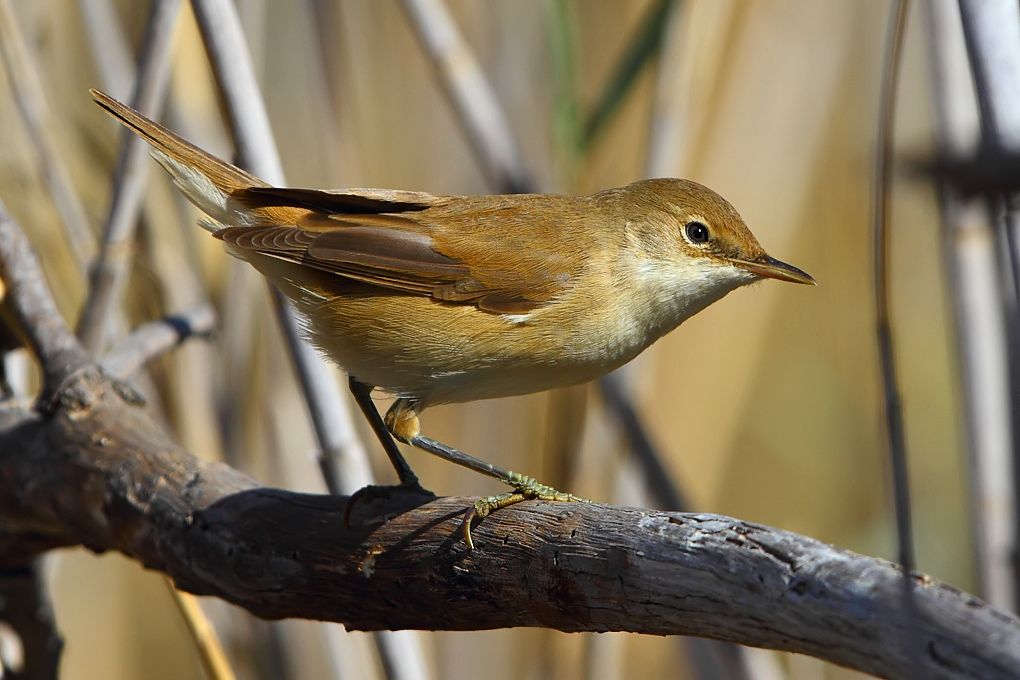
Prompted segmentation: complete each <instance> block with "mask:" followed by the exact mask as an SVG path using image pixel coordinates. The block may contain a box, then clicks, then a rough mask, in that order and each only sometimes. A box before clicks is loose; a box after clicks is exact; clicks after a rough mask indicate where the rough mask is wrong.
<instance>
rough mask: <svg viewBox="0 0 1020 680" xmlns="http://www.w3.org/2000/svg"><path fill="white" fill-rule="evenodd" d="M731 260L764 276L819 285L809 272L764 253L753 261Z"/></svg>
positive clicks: (753, 272)
mask: <svg viewBox="0 0 1020 680" xmlns="http://www.w3.org/2000/svg"><path fill="white" fill-rule="evenodd" d="M730 262H732V263H733V264H735V265H737V266H738V267H743V268H744V269H746V270H747V271H749V272H751V273H752V274H756V275H758V276H761V277H763V278H767V279H779V280H780V281H790V282H791V283H807V284H811V285H812V286H817V285H818V284H817V283H816V282H815V280H814V279H813V278H811V276H810V275H809V274H808V273H807V272H805V271H801V270H800V269H797V268H796V267H794V266H793V265H792V264H786V263H785V262H780V261H779V260H777V259H775V258H774V257H769V256H768V255H762V256H761V257H759V258H758V259H756V260H753V261H752V260H736V259H733V260H730Z"/></svg>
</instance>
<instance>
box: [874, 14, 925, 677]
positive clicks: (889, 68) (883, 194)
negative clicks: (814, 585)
mask: <svg viewBox="0 0 1020 680" xmlns="http://www.w3.org/2000/svg"><path fill="white" fill-rule="evenodd" d="M907 7H908V3H907V0H897V1H896V2H894V3H893V5H892V8H891V14H890V18H889V33H888V42H887V45H886V50H887V52H886V55H885V65H884V67H883V72H882V91H881V96H880V104H879V121H878V135H877V142H876V149H877V150H876V153H875V174H874V182H875V185H874V193H873V198H872V201H873V206H872V208H873V210H874V213H873V215H872V228H873V230H874V243H875V245H874V248H875V316H876V327H877V332H878V354H879V361H880V363H881V369H882V389H883V391H884V394H885V418H886V432H887V436H888V438H889V461H890V467H891V472H892V487H893V503H894V506H895V511H896V535H897V538H898V543H899V550H898V554H899V561H900V566H901V569H902V570H903V578H902V580H901V583H902V588H901V597H900V598H898V599H899V601H900V602H901V603H902V606H903V610H904V612H905V613H906V617H905V618H906V621H907V623H908V625H907V626H906V628H905V630H904V632H903V639H902V640H901V641H900V643H901V644H902V645H903V647H904V657H905V661H906V663H907V664H908V665H907V666H906V667H905V668H904V671H903V673H904V675H905V676H906V677H919V678H920V677H924V671H923V656H924V650H923V647H922V645H923V640H922V636H921V630H920V619H919V616H920V615H919V613H918V610H917V602H916V599H915V595H914V581H913V579H912V578H910V574H911V573H912V572H913V571H914V565H915V559H914V532H913V526H912V523H911V520H910V482H909V477H908V474H907V444H906V440H905V437H904V433H903V408H902V406H901V403H900V390H899V383H898V377H897V374H896V353H895V350H894V348H893V337H892V323H891V321H890V314H889V261H888V260H889V255H888V252H889V234H888V227H887V223H888V220H889V194H890V192H891V187H892V163H893V153H892V152H893V149H892V134H893V122H894V120H895V113H896V85H897V82H898V80H899V72H900V53H901V51H902V46H903V33H904V30H905V28H906V23H907ZM915 674H916V675H915Z"/></svg>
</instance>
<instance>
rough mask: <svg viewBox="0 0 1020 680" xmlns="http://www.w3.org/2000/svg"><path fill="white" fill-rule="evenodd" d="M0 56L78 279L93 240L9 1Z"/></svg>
mask: <svg viewBox="0 0 1020 680" xmlns="http://www.w3.org/2000/svg"><path fill="white" fill-rule="evenodd" d="M0 53H2V54H3V59H4V64H5V65H6V66H7V74H8V76H9V77H10V81H11V89H12V90H13V92H14V96H15V99H16V100H17V102H18V109H19V110H20V111H21V117H22V120H23V121H24V123H25V127H26V128H27V129H28V134H29V137H30V139H31V140H32V144H33V146H34V147H35V150H36V153H37V154H38V155H39V160H40V162H41V163H42V170H43V175H44V176H45V178H46V184H47V186H48V187H49V191H50V195H51V196H52V197H53V203H54V205H56V207H57V212H59V213H60V220H61V223H62V224H63V226H64V233H65V234H66V235H67V241H68V243H69V244H70V245H71V251H72V253H73V254H74V258H75V262H76V263H77V264H78V269H79V270H80V273H81V276H82V278H84V277H85V275H86V274H87V272H88V268H89V266H90V265H91V264H92V260H93V259H94V258H95V256H96V237H95V235H94V234H93V233H92V228H91V226H90V225H89V219H88V216H87V215H86V213H85V207H84V206H83V205H82V202H81V199H80V198H79V197H78V192H77V191H76V190H75V188H74V184H73V183H72V182H71V173H70V172H69V171H68V169H67V164H66V163H65V162H64V158H63V155H62V154H61V153H60V145H59V144H58V143H57V141H56V133H55V131H54V130H55V124H54V122H53V117H52V114H51V113H50V108H49V105H48V104H47V103H46V95H45V94H44V92H43V86H42V83H41V82H40V78H39V73H38V71H37V70H36V67H35V65H34V60H33V58H32V53H31V51H30V50H29V49H28V45H27V44H26V43H25V38H24V35H23V33H22V31H21V29H20V27H19V26H18V23H17V18H16V17H15V15H14V8H13V7H12V6H11V0H0Z"/></svg>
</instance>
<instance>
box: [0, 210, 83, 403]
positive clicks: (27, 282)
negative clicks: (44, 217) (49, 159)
mask: <svg viewBox="0 0 1020 680" xmlns="http://www.w3.org/2000/svg"><path fill="white" fill-rule="evenodd" d="M0 278H3V281H4V284H5V286H6V287H7V293H6V295H5V301H6V303H7V305H8V307H9V308H10V310H11V314H12V315H13V317H14V319H15V322H16V324H17V326H18V329H19V330H20V331H21V332H22V333H23V334H24V337H25V340H26V341H27V342H28V345H29V347H30V348H31V350H32V352H33V353H34V354H35V355H36V357H38V358H39V361H40V363H41V364H42V367H43V389H42V395H41V397H42V401H43V402H45V401H47V400H48V399H49V398H50V397H52V396H53V395H54V393H55V392H56V391H57V389H58V388H59V387H60V385H61V383H63V382H64V380H66V379H67V378H68V377H69V376H70V375H71V374H72V373H74V372H75V371H77V370H79V369H81V368H82V367H84V366H86V365H88V364H89V362H90V360H89V357H88V355H87V354H86V353H85V350H84V348H82V346H81V343H80V342H78V339H77V338H76V337H74V334H73V333H71V330H70V329H69V328H68V327H67V324H66V323H65V322H64V319H63V317H61V316H60V312H59V311H57V305H56V303H55V302H54V301H53V297H52V296H51V295H50V290H49V288H48V287H47V286H46V280H45V278H44V277H43V274H42V269H41V267H40V266H39V260H38V259H37V258H36V255H35V251H33V250H32V247H31V246H30V245H29V243H28V239H26V238H25V234H24V233H22V231H21V228H20V227H18V225H17V224H16V223H15V222H14V219H13V218H11V216H10V215H9V214H8V213H7V209H6V208H5V207H4V205H3V203H2V202H0Z"/></svg>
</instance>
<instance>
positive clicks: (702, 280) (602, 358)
mask: <svg viewBox="0 0 1020 680" xmlns="http://www.w3.org/2000/svg"><path fill="white" fill-rule="evenodd" d="M92 95H93V97H94V98H95V100H96V102H97V103H98V104H99V105H100V106H101V107H103V108H104V109H106V111H108V112H109V113H110V114H112V115H113V116H114V117H116V118H117V119H118V120H120V121H121V122H122V123H124V125H126V126H127V127H129V128H130V129H132V130H133V131H134V132H136V133H138V134H139V135H141V136H142V137H143V138H144V139H145V140H146V141H147V142H148V143H149V144H150V145H152V147H153V156H154V157H155V159H156V160H157V161H158V162H159V163H160V165H162V166H163V168H164V169H166V171H167V172H168V173H170V176H171V177H172V178H173V182H174V184H175V185H176V186H177V188H178V189H180V190H181V192H183V193H184V195H185V196H186V197H187V198H188V199H189V200H190V201H191V202H192V203H194V204H195V205H196V206H198V207H199V208H200V209H201V210H202V211H203V212H204V213H205V214H206V216H207V217H206V218H205V219H203V220H202V225H203V226H204V227H205V228H206V229H208V230H209V231H210V232H212V234H213V236H215V237H216V238H218V239H220V240H221V241H223V243H224V245H225V246H226V247H227V250H229V251H230V253H231V254H232V255H235V256H237V257H239V258H241V259H243V260H246V261H248V262H249V263H251V264H252V265H253V266H254V267H255V268H256V269H258V270H259V271H260V272H262V274H263V275H265V276H266V278H268V279H269V280H270V281H271V282H272V283H273V284H274V285H275V286H277V287H278V288H279V289H280V290H281V291H283V293H284V294H286V295H287V296H288V297H289V298H290V299H292V300H293V301H294V302H295V304H296V307H297V309H298V311H299V313H300V314H301V316H302V318H303V321H304V323H305V327H306V330H307V333H308V337H309V338H310V339H311V341H312V342H313V343H314V344H315V345H316V346H317V347H318V348H319V349H320V350H322V351H323V352H325V353H326V354H327V355H328V356H329V357H330V358H332V359H333V360H334V361H336V362H337V363H338V364H339V365H340V366H341V367H342V368H343V369H344V370H345V371H347V373H348V375H349V376H350V386H351V390H352V392H353V393H354V396H355V398H356V400H357V403H358V405H359V406H360V407H361V409H362V411H363V412H364V413H365V416H366V417H367V418H368V420H369V422H370V423H371V425H372V428H373V430H374V431H375V433H376V435H377V436H378V437H379V439H380V441H381V442H382V444H383V447H384V449H385V450H386V453H387V455H388V456H389V458H390V461H391V462H392V463H393V466H394V468H395V469H396V471H397V475H398V476H399V479H400V483H401V485H403V486H405V487H410V488H414V489H420V488H421V487H420V486H419V485H418V479H417V477H416V476H415V474H414V472H412V471H411V468H410V467H409V466H408V464H407V462H406V461H405V460H404V458H403V456H402V455H401V453H400V451H399V450H398V449H397V446H396V444H395V443H394V441H393V437H395V438H396V439H398V440H400V441H402V442H404V443H407V444H410V445H412V446H416V447H419V448H422V449H424V450H426V451H429V452H431V453H433V454H436V455H439V456H441V457H443V458H445V459H447V460H450V461H452V462H454V463H458V464H460V465H464V466H466V467H469V468H471V469H473V470H476V471H478V472H481V473H483V474H488V475H491V476H493V477H495V478H497V479H499V480H500V481H502V482H504V483H506V484H508V485H509V486H511V487H513V489H514V490H513V491H511V492H508V493H504V494H500V495H498V496H492V497H489V498H483V499H481V500H479V501H478V502H476V503H475V505H474V507H472V508H469V510H468V512H467V513H466V516H465V520H464V525H463V527H464V536H465V539H466V540H467V542H468V545H473V544H472V541H471V533H470V527H471V521H472V519H474V518H479V519H480V518H482V517H485V516H486V515H488V514H489V513H490V512H491V511H493V510H495V509H498V508H501V507H505V506H507V505H510V504H512V503H516V502H519V501H522V500H527V499H533V498H537V499H543V500H559V501H583V500H584V499H581V498H578V497H576V496H573V495H571V494H565V493H561V492H559V491H557V490H555V489H552V488H550V487H547V486H545V485H543V484H540V483H538V482H537V481H536V480H534V479H532V478H530V477H527V476H525V475H520V474H518V473H515V472H511V471H509V470H505V469H502V468H499V467H497V466H495V465H492V464H490V463H486V462H485V461H481V460H479V459H476V458H473V457H471V456H468V455H466V454H464V453H461V452H460V451H457V450H455V449H452V448H450V447H448V446H445V445H443V444H441V443H439V442H436V441H434V440H432V439H429V438H427V437H424V436H422V435H421V433H420V430H419V423H418V415H419V414H420V413H421V412H422V410H424V409H425V408H427V407H429V406H432V405H435V404H449V403H455V402H463V401H472V400H475V399H490V398H493V397H505V396H510V395H517V394H527V393H530V392H539V391H542V390H548V389H551V388H555V387H565V386H568V385H574V384H577V383H581V382H585V381H588V380H592V379H594V378H598V377H599V376H602V375H605V374H606V373H608V372H610V371H612V370H613V369H615V368H617V367H619V366H621V365H622V364H625V363H626V362H628V361H630V360H631V359H633V358H634V357H635V356H637V355H638V354H639V353H640V352H641V351H642V350H644V349H645V348H646V347H648V346H649V345H650V344H652V343H653V342H655V341H656V340H657V339H658V338H660V337H662V336H663V335H664V334H666V333H668V332H669V331H671V330H673V329H674V328H676V327H677V326H678V325H680V323H681V322H683V321H684V320H685V319H687V318H688V317H690V316H691V315H693V314H696V313H697V312H699V311H701V310H702V309H704V308H705V307H707V306H708V305H710V304H712V303H713V302H715V301H716V300H719V299H720V298H722V297H723V296H724V295H726V294H727V293H729V292H730V291H732V290H734V289H736V288H739V287H740V286H744V285H747V284H749V283H753V282H755V281H759V280H761V279H763V278H772V279H779V280H782V281H792V282H794V283H809V284H813V283H814V280H813V279H812V278H811V277H810V276H808V275H807V274H806V273H804V272H803V271H801V270H800V269H797V268H796V267H793V266H790V265H788V264H785V263H783V262H780V261H778V260H775V259H773V258H771V257H769V256H768V255H767V254H766V253H765V250H764V249H763V248H762V247H761V246H760V245H759V244H758V241H757V240H756V239H755V238H754V236H753V235H752V234H751V232H750V231H749V230H748V228H747V226H746V225H745V224H744V221H743V220H742V219H741V218H740V215H739V214H737V211H736V210H734V209H733V207H732V206H731V205H730V204H729V203H728V202H726V200H724V199H723V198H722V197H721V196H719V195H718V194H716V193H715V192H714V191H712V190H710V189H708V188H706V187H704V186H702V185H700V184H697V183H695V182H691V181H687V180H681V179H650V180H644V181H640V182H635V183H633V184H630V185H628V186H626V187H622V188H620V189H610V190H608V191H601V192H599V193H597V194H593V195H591V196H580V197H574V196H558V195H546V194H527V195H506V196H439V195H435V194H429V193H423V192H412V191H392V190H386V189H347V190H341V191H320V190H314V189H292V188H280V187H272V186H269V185H268V184H266V183H265V182H263V181H262V180H260V179H259V178H257V177H255V176H253V175H251V174H250V173H248V172H245V171H244V170H242V169H240V168H238V167H236V166H234V165H231V164H229V163H226V162H224V161H221V160H219V159H217V158H214V157H213V156H211V155H209V154H208V153H206V152H204V151H202V150H201V149H199V148H197V147H195V146H193V145H192V144H189V143H188V142H186V141H184V140H183V139H181V138H180V137H178V136H177V135H175V134H173V133H172V132H170V131H169V130H167V129H165V128H163V127H162V126H160V125H158V124H156V123H154V122H153V121H151V120H149V119H147V118H145V117H144V116H142V115H141V114H139V113H138V112H136V111H134V110H132V109H130V108H128V107H127V106H125V105H123V104H121V103H120V102H118V101H116V100H114V99H112V98H111V97H109V96H107V95H105V94H103V93H102V92H98V91H96V90H92ZM376 387H378V388H381V389H383V390H385V391H387V392H389V393H390V394H392V395H394V396H396V397H397V399H396V401H395V402H394V403H393V405H392V407H391V408H390V409H389V411H388V412H387V413H386V416H385V419H383V418H381V417H380V415H379V412H378V411H377V410H376V408H375V406H374V405H373V403H372V401H371V398H370V394H371V391H372V389H374V388H376ZM391 435H392V436H391Z"/></svg>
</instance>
